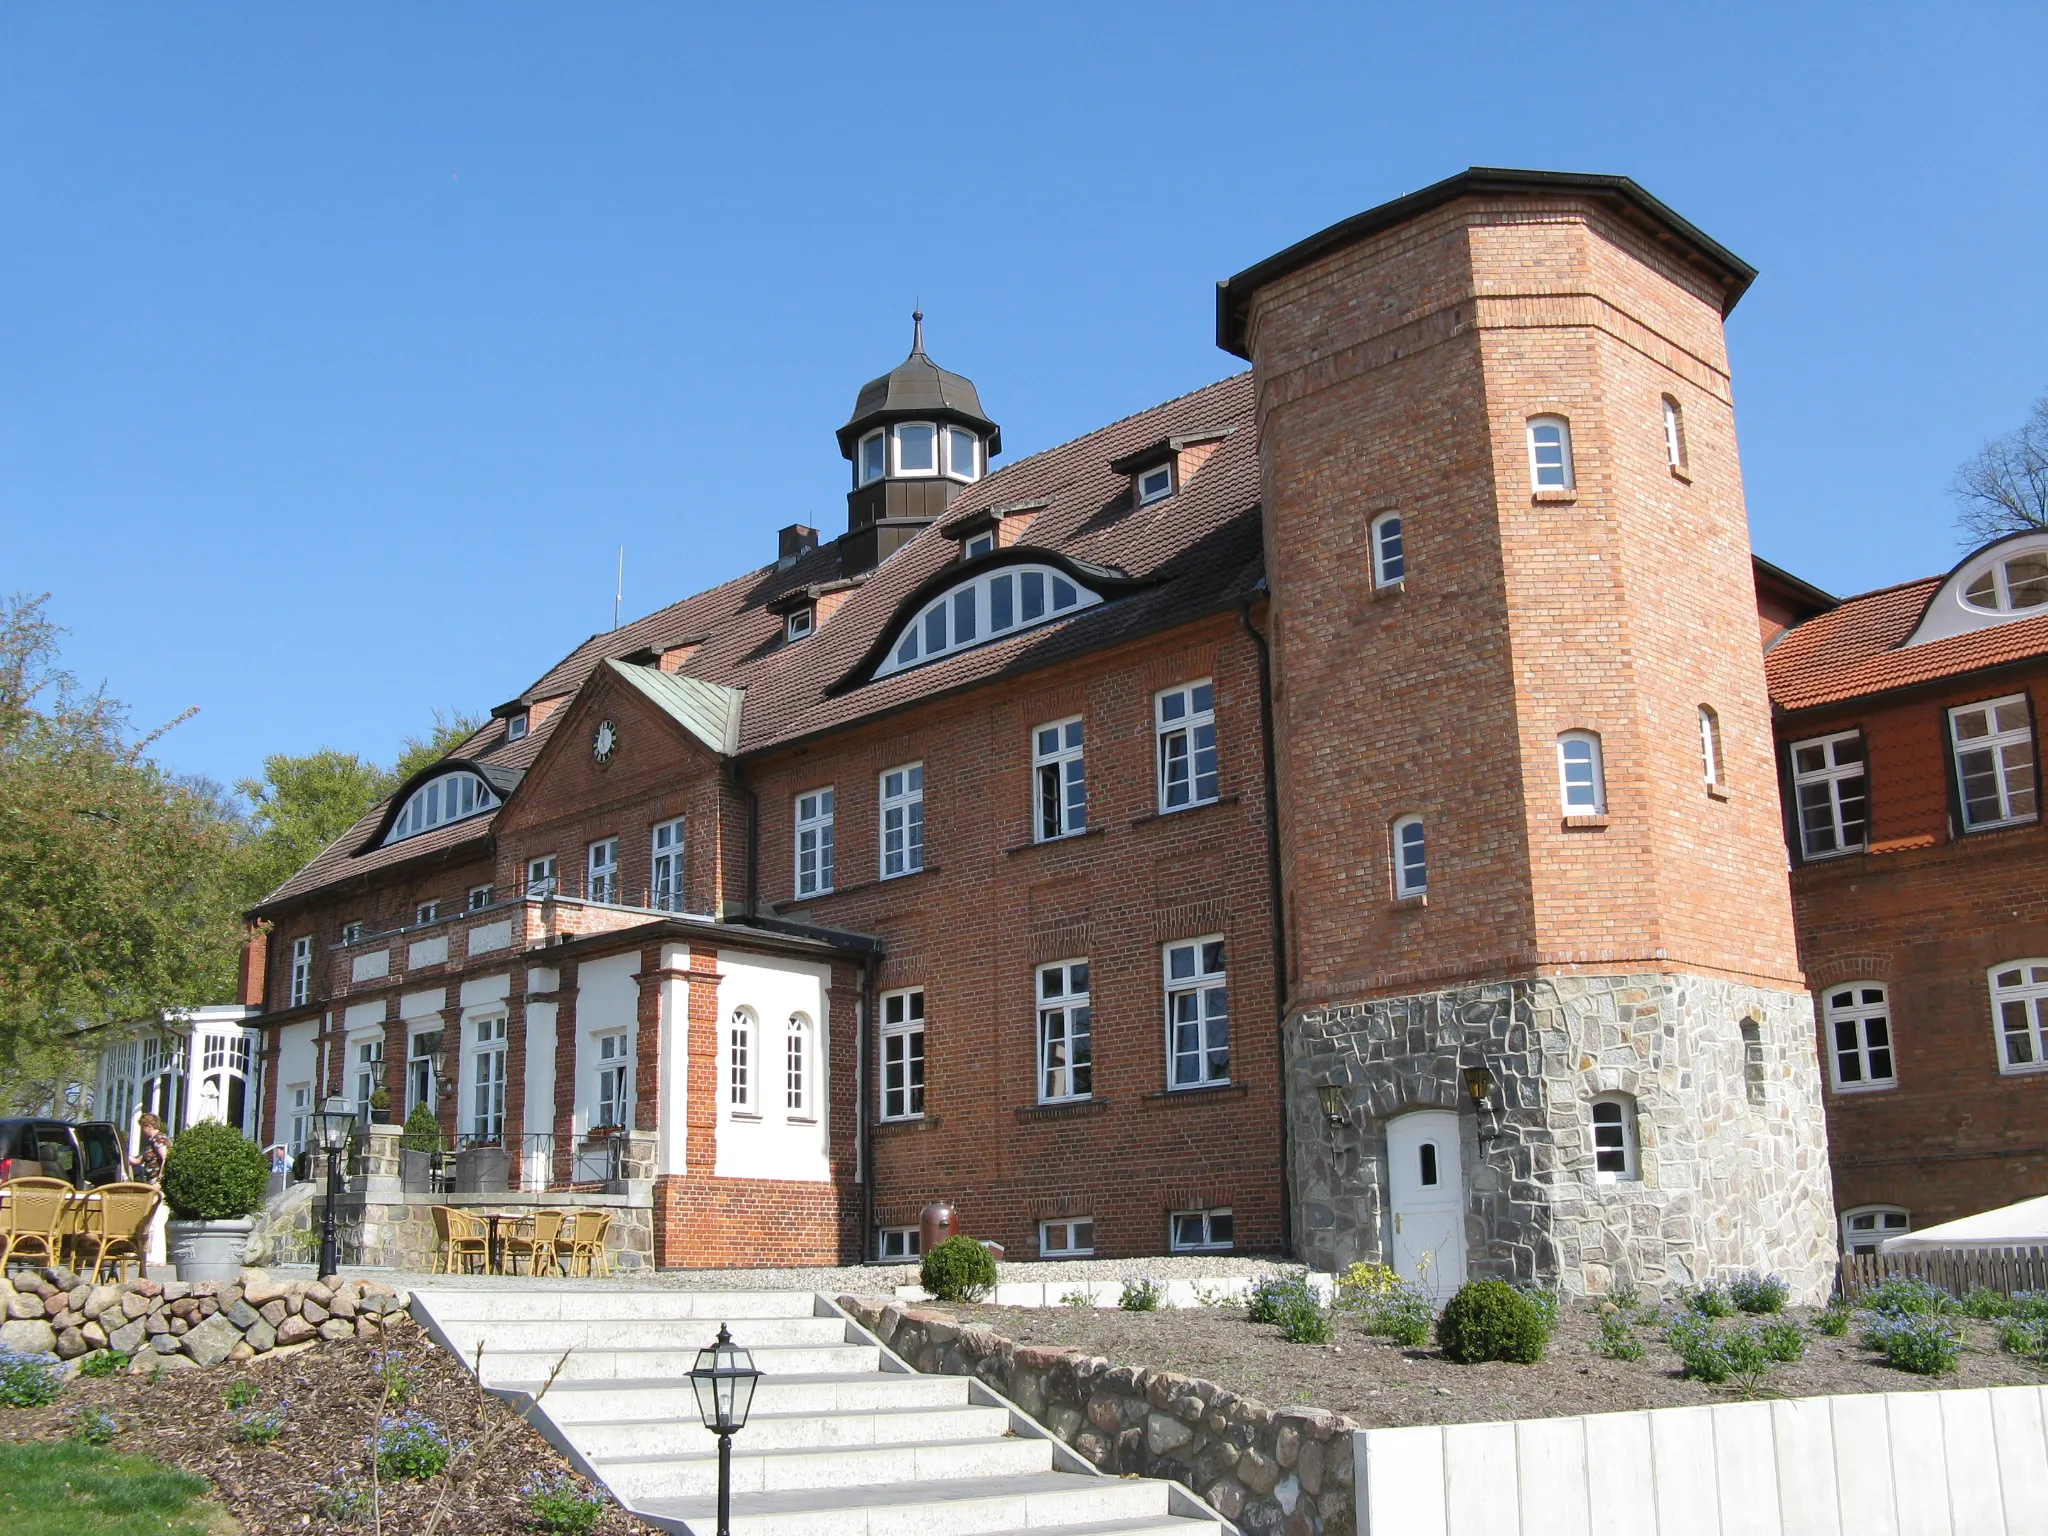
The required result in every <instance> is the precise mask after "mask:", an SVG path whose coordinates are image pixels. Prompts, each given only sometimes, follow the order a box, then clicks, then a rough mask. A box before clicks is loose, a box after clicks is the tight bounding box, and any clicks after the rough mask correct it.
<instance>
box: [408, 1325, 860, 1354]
mask: <svg viewBox="0 0 2048 1536" xmlns="http://www.w3.org/2000/svg"><path fill="white" fill-rule="evenodd" d="M721 1323H725V1324H726V1326H727V1327H728V1328H729V1329H730V1330H731V1333H732V1337H733V1342H734V1343H735V1344H738V1345H739V1346H740V1347H741V1348H743V1349H747V1350H751V1351H760V1350H764V1349H773V1348H779V1347H781V1346H785V1345H791V1344H813V1345H815V1344H844V1343H846V1342H847V1337H846V1320H845V1319H844V1318H838V1317H754V1318H741V1319H738V1320H732V1321H728V1320H727V1319H723V1318H710V1317H678V1318H668V1317H663V1318H652V1317H643V1318H614V1317H606V1316H602V1315H599V1316H595V1317H583V1318H516V1319H501V1318H463V1319H457V1320H455V1321H453V1322H449V1321H443V1323H442V1324H441V1331H442V1332H443V1333H445V1334H446V1335H447V1336H448V1342H449V1343H451V1344H453V1345H454V1346H455V1347H456V1348H457V1349H458V1350H459V1351H460V1352H461V1353H462V1355H463V1357H464V1358H465V1359H467V1358H468V1357H469V1356H470V1355H471V1354H472V1353H473V1352H474V1351H475V1349H476V1343H477V1340H478V1339H485V1340H488V1343H489V1350H490V1351H491V1352H495V1351H499V1350H518V1351H524V1352H532V1353H540V1352H545V1351H553V1352H554V1353H556V1354H560V1353H561V1352H562V1351H563V1350H565V1349H657V1348H659V1349H705V1348H708V1347H709V1346H710V1345H711V1344H713V1343H715V1342H716V1341H717V1338H718V1329H719V1325H720V1324H721Z"/></svg>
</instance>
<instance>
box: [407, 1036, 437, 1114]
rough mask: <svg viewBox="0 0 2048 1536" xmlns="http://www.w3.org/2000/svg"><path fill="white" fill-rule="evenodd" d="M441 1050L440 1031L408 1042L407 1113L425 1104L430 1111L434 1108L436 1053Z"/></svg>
mask: <svg viewBox="0 0 2048 1536" xmlns="http://www.w3.org/2000/svg"><path fill="white" fill-rule="evenodd" d="M440 1048H441V1034H440V1031H439V1030H434V1031H430V1032H429V1033H427V1034H423V1035H413V1036H411V1037H410V1038H409V1039H408V1040H407V1041H406V1050H405V1112H406V1113H407V1114H411V1113H412V1112H413V1108H414V1107H415V1106H416V1105H420V1104H424V1105H426V1106H427V1108H428V1109H429V1110H431V1109H432V1108H433V1107H434V1053H435V1052H436V1051H438V1050H439V1049H440Z"/></svg>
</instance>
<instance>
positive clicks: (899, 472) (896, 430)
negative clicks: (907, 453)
mask: <svg viewBox="0 0 2048 1536" xmlns="http://www.w3.org/2000/svg"><path fill="white" fill-rule="evenodd" d="M917 427H922V428H924V429H925V431H927V432H929V433H931V435H932V466H931V468H930V469H905V468H904V467H903V434H904V433H905V432H906V431H910V430H913V429H915V428H917ZM943 452H945V442H944V434H943V433H942V432H940V430H939V424H938V423H937V422H936V421H899V422H897V423H896V424H895V425H894V426H892V427H890V428H889V464H890V467H891V472H892V473H893V475H894V476H895V478H896V479H898V480H933V479H936V478H938V475H939V455H940V454H942V453H943Z"/></svg>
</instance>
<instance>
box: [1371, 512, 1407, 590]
mask: <svg viewBox="0 0 2048 1536" xmlns="http://www.w3.org/2000/svg"><path fill="white" fill-rule="evenodd" d="M1407 576H1408V554H1407V549H1406V547H1405V546H1404V545H1403V544H1402V542H1401V514H1400V513H1398V512H1382V513H1381V514H1380V515H1379V516H1378V517H1376V518H1374V519H1373V520H1372V584H1373V585H1374V586H1376V587H1391V586H1392V585H1393V584H1394V583H1395V582H1397V581H1405V580H1406V579H1407Z"/></svg>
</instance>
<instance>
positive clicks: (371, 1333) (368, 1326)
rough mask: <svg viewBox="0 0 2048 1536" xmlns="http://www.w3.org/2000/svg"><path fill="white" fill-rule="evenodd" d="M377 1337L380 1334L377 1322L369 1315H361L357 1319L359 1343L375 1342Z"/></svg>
mask: <svg viewBox="0 0 2048 1536" xmlns="http://www.w3.org/2000/svg"><path fill="white" fill-rule="evenodd" d="M336 1321H339V1319H336ZM321 1331H322V1332H325V1331H326V1330H325V1329H323V1330H321ZM377 1337H378V1335H377V1325H376V1323H374V1322H372V1321H371V1320H370V1319H369V1318H367V1317H359V1318H357V1319H356V1339H357V1341H358V1342H359V1343H363V1344H374V1343H376V1342H377Z"/></svg>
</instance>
